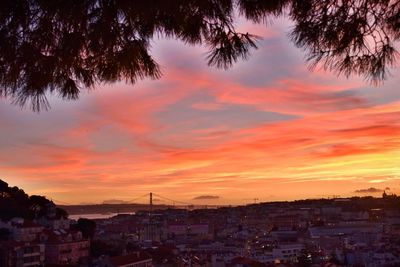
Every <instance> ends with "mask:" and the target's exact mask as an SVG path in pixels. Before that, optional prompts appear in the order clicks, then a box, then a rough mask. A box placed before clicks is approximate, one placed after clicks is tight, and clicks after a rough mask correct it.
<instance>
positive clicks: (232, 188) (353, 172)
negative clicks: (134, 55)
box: [0, 19, 400, 204]
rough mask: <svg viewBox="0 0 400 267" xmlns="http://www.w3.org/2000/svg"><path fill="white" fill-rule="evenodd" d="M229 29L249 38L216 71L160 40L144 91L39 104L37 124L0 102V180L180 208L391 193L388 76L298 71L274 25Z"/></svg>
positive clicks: (197, 54) (72, 199) (398, 142)
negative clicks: (160, 199) (246, 52)
mask: <svg viewBox="0 0 400 267" xmlns="http://www.w3.org/2000/svg"><path fill="white" fill-rule="evenodd" d="M240 23H241V24H240V25H239V28H241V29H243V30H244V31H250V32H252V33H255V34H257V35H258V36H260V37H262V38H263V39H262V40H260V41H259V43H258V49H257V50H253V51H252V54H251V56H250V57H249V59H248V60H247V61H240V62H237V63H236V64H235V65H234V66H233V67H232V69H229V70H217V69H214V68H211V67H208V66H207V64H206V62H205V60H204V58H205V56H206V49H205V48H204V47H201V46H189V45H184V44H183V43H182V42H179V41H176V40H173V39H160V40H155V41H154V42H153V44H152V49H151V50H152V52H153V54H154V55H155V57H156V58H157V59H158V60H159V63H160V65H161V71H162V72H163V76H162V77H161V78H160V79H158V80H148V79H147V80H144V81H138V82H137V83H136V84H135V85H130V84H125V83H122V82H121V83H115V84H108V85H102V86H99V87H98V88H96V90H94V91H89V92H88V93H86V92H82V95H81V97H80V99H78V100H75V101H67V102H64V101H61V100H59V99H57V98H56V97H49V100H50V104H51V106H52V108H51V109H50V110H48V111H41V112H40V113H34V112H32V111H31V110H29V108H26V109H23V110H21V109H20V107H18V106H14V105H11V104H10V103H9V102H8V101H6V100H5V99H2V100H1V101H0V123H1V125H2V126H1V127H2V131H1V132H2V134H1V138H0V170H1V177H0V178H1V179H3V180H5V181H6V182H8V183H9V184H11V185H16V186H19V187H22V188H24V189H25V190H26V191H27V192H28V193H29V194H40V195H46V196H47V197H49V198H52V199H55V200H58V201H61V202H67V203H71V204H78V203H82V202H102V201H104V200H110V199H120V200H130V199H133V198H135V196H139V195H142V194H144V193H146V192H150V191H153V192H157V193H159V194H162V195H165V196H173V197H174V198H176V199H179V200H182V201H188V202H189V201H190V202H193V203H194V204H196V203H206V204H207V203H212V204H245V203H248V202H249V200H248V199H252V198H254V197H256V198H258V199H259V201H274V200H292V199H303V198H319V197H328V196H332V195H340V196H344V197H345V196H351V195H359V196H364V195H366V194H372V195H376V196H379V195H381V194H382V192H383V190H388V191H389V192H392V193H396V194H398V193H399V192H400V190H399V188H400V183H399V181H400V167H399V166H400V165H399V164H398V163H399V162H400V119H399V118H400V91H399V90H398V83H399V82H400V78H399V77H400V75H399V70H398V68H393V69H392V75H391V76H389V77H388V79H387V80H385V81H384V83H383V84H379V85H377V86H374V85H372V84H371V83H369V82H368V81H365V80H363V79H362V78H357V77H355V76H354V75H352V76H351V77H350V78H348V79H347V78H345V77H343V76H339V77H337V76H336V75H335V74H334V73H331V72H328V71H323V70H318V69H317V70H314V71H312V72H311V71H310V70H309V69H308V65H307V63H306V61H305V59H304V53H303V51H302V50H301V49H299V48H295V47H294V45H293V44H292V43H291V42H290V41H289V39H288V37H287V33H288V31H287V29H288V27H290V23H289V22H288V21H286V20H283V19H277V20H276V21H275V22H274V23H273V24H272V25H268V27H265V25H252V24H249V23H248V22H244V21H241V22H240ZM266 62H267V63H268V64H266ZM371 188H372V189H371ZM369 189H371V190H369ZM374 189H375V190H374ZM201 196H214V197H218V198H212V199H206V198H201ZM199 197H200V199H198V200H195V198H199Z"/></svg>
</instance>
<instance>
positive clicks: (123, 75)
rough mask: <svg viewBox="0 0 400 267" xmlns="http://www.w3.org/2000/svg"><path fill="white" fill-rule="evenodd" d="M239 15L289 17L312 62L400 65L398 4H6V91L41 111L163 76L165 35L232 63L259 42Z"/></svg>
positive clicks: (363, 70)
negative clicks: (156, 47)
mask: <svg viewBox="0 0 400 267" xmlns="http://www.w3.org/2000/svg"><path fill="white" fill-rule="evenodd" d="M237 14H240V15H241V16H244V17H245V18H246V19H248V20H250V21H253V22H256V23H266V21H269V20H270V18H273V17H277V16H282V15H286V16H287V17H288V18H289V19H291V20H292V21H293V25H294V26H293V28H292V29H291V33H290V39H291V40H292V41H293V42H294V43H295V44H296V45H297V46H298V47H300V48H303V49H304V50H305V52H306V54H307V56H308V60H309V62H310V64H311V66H315V65H317V64H322V65H323V66H324V67H325V68H326V69H328V70H331V71H334V72H337V73H339V74H344V75H347V76H348V75H351V74H358V75H362V76H364V77H366V78H368V79H371V80H372V81H375V82H377V81H381V80H384V79H385V78H386V74H387V68H388V67H390V66H391V65H393V64H395V62H396V56H397V52H396V48H395V47H396V43H397V42H398V41H399V38H400V1H399V0H397V1H396V0H339V1H338V0H326V1H319V0H270V1H265V0H168V1H165V0H148V1H134V2H133V1H128V0H118V1H115V0H81V1H73V0H52V1H46V0H4V1H0V96H3V97H8V98H11V99H12V101H13V102H15V103H17V104H20V105H26V104H30V105H31V106H32V108H33V109H34V110H38V109H40V108H43V107H47V106H48V102H47V100H46V94H47V93H49V92H53V93H56V94H58V95H59V96H60V97H61V98H63V99H76V98H78V97H79V93H80V91H82V90H86V89H90V88H93V87H94V86H95V85H97V84H102V83H110V82H115V81H119V80H126V81H128V82H131V83H134V82H136V81H137V80H138V79H143V78H153V79H155V78H159V77H160V76H161V73H160V68H159V66H158V64H157V62H156V60H155V59H154V58H153V56H152V55H151V54H150V51H149V50H150V44H151V42H152V41H153V40H154V38H155V37H160V36H161V37H171V38H175V39H177V40H181V41H183V42H185V43H187V44H191V45H205V46H206V47H208V49H209V51H208V55H207V59H206V60H207V62H208V65H210V66H215V67H217V68H225V69H226V68H229V67H230V66H231V65H232V64H234V63H235V62H236V61H237V60H240V59H246V58H248V56H249V52H250V51H251V49H252V48H256V47H257V38H258V37H257V36H255V35H253V34H252V33H248V32H245V33H242V32H238V31H237V30H236V29H235V26H234V25H235V21H236V20H237V18H238V16H237ZM266 64H268V63H266Z"/></svg>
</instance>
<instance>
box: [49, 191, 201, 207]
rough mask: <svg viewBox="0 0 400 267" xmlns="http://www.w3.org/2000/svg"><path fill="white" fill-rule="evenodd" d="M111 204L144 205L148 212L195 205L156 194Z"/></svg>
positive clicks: (57, 202) (65, 203) (61, 202)
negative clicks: (163, 207) (154, 208)
mask: <svg viewBox="0 0 400 267" xmlns="http://www.w3.org/2000/svg"><path fill="white" fill-rule="evenodd" d="M52 201H53V202H54V203H55V204H57V205H63V206H78V205H107V204H110V203H106V202H103V203H97V204H71V203H68V202H65V201H60V200H56V199H52ZM112 204H117V205H118V204H121V205H129V204H131V205H146V206H147V207H148V208H149V209H150V210H152V209H153V207H154V206H157V207H161V206H166V207H176V208H186V209H190V208H193V207H194V206H195V205H194V204H192V203H188V202H185V201H180V200H176V199H172V198H168V197H165V196H162V195H160V194H157V193H153V192H149V193H146V194H143V195H141V196H138V197H136V198H133V199H130V200H126V201H125V200H124V201H121V202H120V203H112ZM197 206H198V205H197Z"/></svg>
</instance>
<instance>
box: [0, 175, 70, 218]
mask: <svg viewBox="0 0 400 267" xmlns="http://www.w3.org/2000/svg"><path fill="white" fill-rule="evenodd" d="M14 217H19V218H24V219H34V218H41V217H47V218H50V217H51V219H55V218H61V217H64V218H67V217H68V213H67V212H66V211H65V210H63V209H60V208H58V207H56V205H55V204H54V203H53V202H52V201H50V200H48V199H47V198H45V197H43V196H37V195H31V196H29V195H27V194H26V193H25V192H24V190H22V189H20V188H18V187H16V186H13V187H10V186H8V184H7V183H6V182H4V181H3V180H1V179H0V220H6V221H7V220H10V219H12V218H14Z"/></svg>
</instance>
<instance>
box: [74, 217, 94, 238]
mask: <svg viewBox="0 0 400 267" xmlns="http://www.w3.org/2000/svg"><path fill="white" fill-rule="evenodd" d="M73 228H74V229H75V230H79V231H81V232H82V235H83V237H84V238H90V239H92V238H93V236H94V233H95V231H96V222H95V221H93V220H89V219H85V218H80V219H78V222H77V223H76V224H75V225H73Z"/></svg>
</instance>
